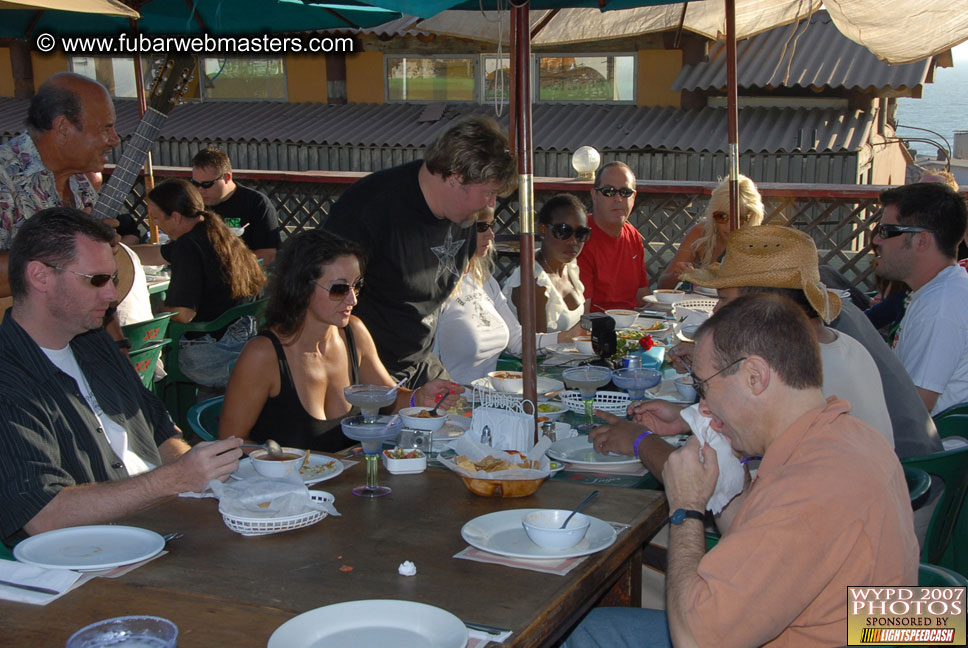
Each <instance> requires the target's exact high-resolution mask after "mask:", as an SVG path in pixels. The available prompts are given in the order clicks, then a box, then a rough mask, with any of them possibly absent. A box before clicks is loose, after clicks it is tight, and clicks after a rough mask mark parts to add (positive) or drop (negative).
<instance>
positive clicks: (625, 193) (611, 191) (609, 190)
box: [595, 185, 635, 198]
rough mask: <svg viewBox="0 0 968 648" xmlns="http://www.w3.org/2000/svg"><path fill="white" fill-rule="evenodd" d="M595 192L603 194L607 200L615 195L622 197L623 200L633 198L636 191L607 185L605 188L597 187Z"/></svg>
mask: <svg viewBox="0 0 968 648" xmlns="http://www.w3.org/2000/svg"><path fill="white" fill-rule="evenodd" d="M595 191H597V192H598V193H600V194H602V195H603V196H605V197H606V198H611V197H612V196H614V195H615V194H618V195H620V196H621V197H622V198H631V197H632V196H634V195H635V189H629V188H628V187H621V188H618V187H613V186H612V185H605V186H604V187H595Z"/></svg>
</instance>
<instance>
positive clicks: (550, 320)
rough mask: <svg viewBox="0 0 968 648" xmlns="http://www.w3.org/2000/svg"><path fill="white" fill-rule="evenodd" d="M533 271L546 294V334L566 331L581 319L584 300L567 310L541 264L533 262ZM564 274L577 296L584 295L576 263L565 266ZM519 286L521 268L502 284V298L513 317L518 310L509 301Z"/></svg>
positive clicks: (583, 286) (563, 299)
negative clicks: (503, 297) (506, 302)
mask: <svg viewBox="0 0 968 648" xmlns="http://www.w3.org/2000/svg"><path fill="white" fill-rule="evenodd" d="M534 271H535V273H536V280H537V283H538V285H539V286H543V287H544V288H546V289H547V290H546V292H547V293H548V302H547V304H546V305H545V322H547V324H548V332H549V333H552V332H554V331H567V330H568V329H570V328H571V327H573V326H574V325H575V324H577V323H578V320H580V319H581V316H582V313H583V312H584V311H585V299H584V297H581V298H580V299H579V304H578V308H575V309H569V308H568V304H566V303H565V298H564V296H563V295H562V294H561V293H560V292H558V289H557V288H555V285H554V282H553V281H551V277H550V276H548V273H547V272H545V269H544V268H542V267H541V264H540V263H538V262H537V260H535V262H534ZM565 274H566V275H567V276H568V280H569V281H571V284H572V285H573V286H574V287H575V290H577V291H578V294H579V295H584V294H585V285H584V284H583V283H582V282H581V279H579V277H578V262H577V261H572V262H571V263H569V264H568V265H566V266H565ZM520 285H521V266H518V267H517V268H515V269H514V273H513V274H512V275H511V276H510V277H508V280H507V282H506V283H505V284H504V296H505V297H506V298H507V300H508V306H509V307H510V308H511V311H512V312H513V313H514V316H515V317H517V316H518V309H517V308H516V307H515V306H514V302H513V301H512V300H511V291H512V290H514V289H515V288H517V287H519V286H520Z"/></svg>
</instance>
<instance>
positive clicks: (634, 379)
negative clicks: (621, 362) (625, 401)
mask: <svg viewBox="0 0 968 648" xmlns="http://www.w3.org/2000/svg"><path fill="white" fill-rule="evenodd" d="M612 382H614V383H615V386H616V387H618V388H619V389H624V390H625V391H627V392H628V393H629V398H630V399H631V400H634V401H637V400H642V399H643V398H644V397H645V391H646V390H647V389H652V388H653V387H655V386H656V385H658V384H659V383H660V382H662V372H661V371H656V370H655V369H646V368H644V367H638V368H634V369H632V368H628V367H626V368H625V369H616V370H615V371H613V372H612Z"/></svg>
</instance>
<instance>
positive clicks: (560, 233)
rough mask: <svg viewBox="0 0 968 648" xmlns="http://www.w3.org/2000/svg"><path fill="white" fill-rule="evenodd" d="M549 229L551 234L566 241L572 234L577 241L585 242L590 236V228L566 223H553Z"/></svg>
mask: <svg viewBox="0 0 968 648" xmlns="http://www.w3.org/2000/svg"><path fill="white" fill-rule="evenodd" d="M549 229H550V230H551V235H552V236H554V237H555V238H556V239H558V240H559V241H567V240H568V239H570V238H571V237H572V236H574V237H575V240H576V241H578V242H579V243H585V242H586V241H588V239H590V238H591V236H592V228H590V227H577V228H576V227H572V226H571V225H569V224H568V223H555V224H554V225H551V226H550V227H549Z"/></svg>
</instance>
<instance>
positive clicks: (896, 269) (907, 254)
mask: <svg viewBox="0 0 968 648" xmlns="http://www.w3.org/2000/svg"><path fill="white" fill-rule="evenodd" d="M880 200H881V204H882V205H883V206H884V215H883V217H882V218H881V222H880V223H879V224H878V225H877V227H876V228H875V229H874V238H873V248H874V253H875V254H876V255H877V268H876V272H877V275H878V276H879V277H882V278H884V279H892V280H896V281H903V282H904V283H906V284H907V285H908V287H910V288H911V302H910V304H909V305H908V307H907V310H906V311H905V313H904V318H903V319H902V320H901V324H900V326H899V327H898V330H897V337H896V338H895V340H894V351H895V353H897V357H898V359H900V361H901V364H903V365H904V368H905V369H906V370H907V372H908V374H910V376H911V380H913V381H914V384H915V386H917V389H918V393H919V394H920V396H921V399H922V400H923V401H924V404H925V406H927V408H928V410H929V411H930V412H931V415H932V416H934V415H936V414H939V413H941V412H943V411H944V410H946V409H948V408H950V407H954V406H955V405H959V404H961V403H965V402H968V308H966V307H965V305H966V304H968V274H966V273H965V272H964V270H963V269H962V268H961V267H959V266H958V265H957V263H956V261H957V250H958V244H959V243H960V242H961V240H962V239H964V237H965V230H966V229H968V210H966V206H965V201H964V199H963V198H962V197H961V196H960V195H959V194H958V193H957V192H956V191H954V190H953V189H951V188H950V187H948V186H947V185H943V184H938V183H934V182H923V183H917V184H911V185H905V186H903V187H895V188H893V189H888V190H887V191H884V192H883V193H881V196H880Z"/></svg>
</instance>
